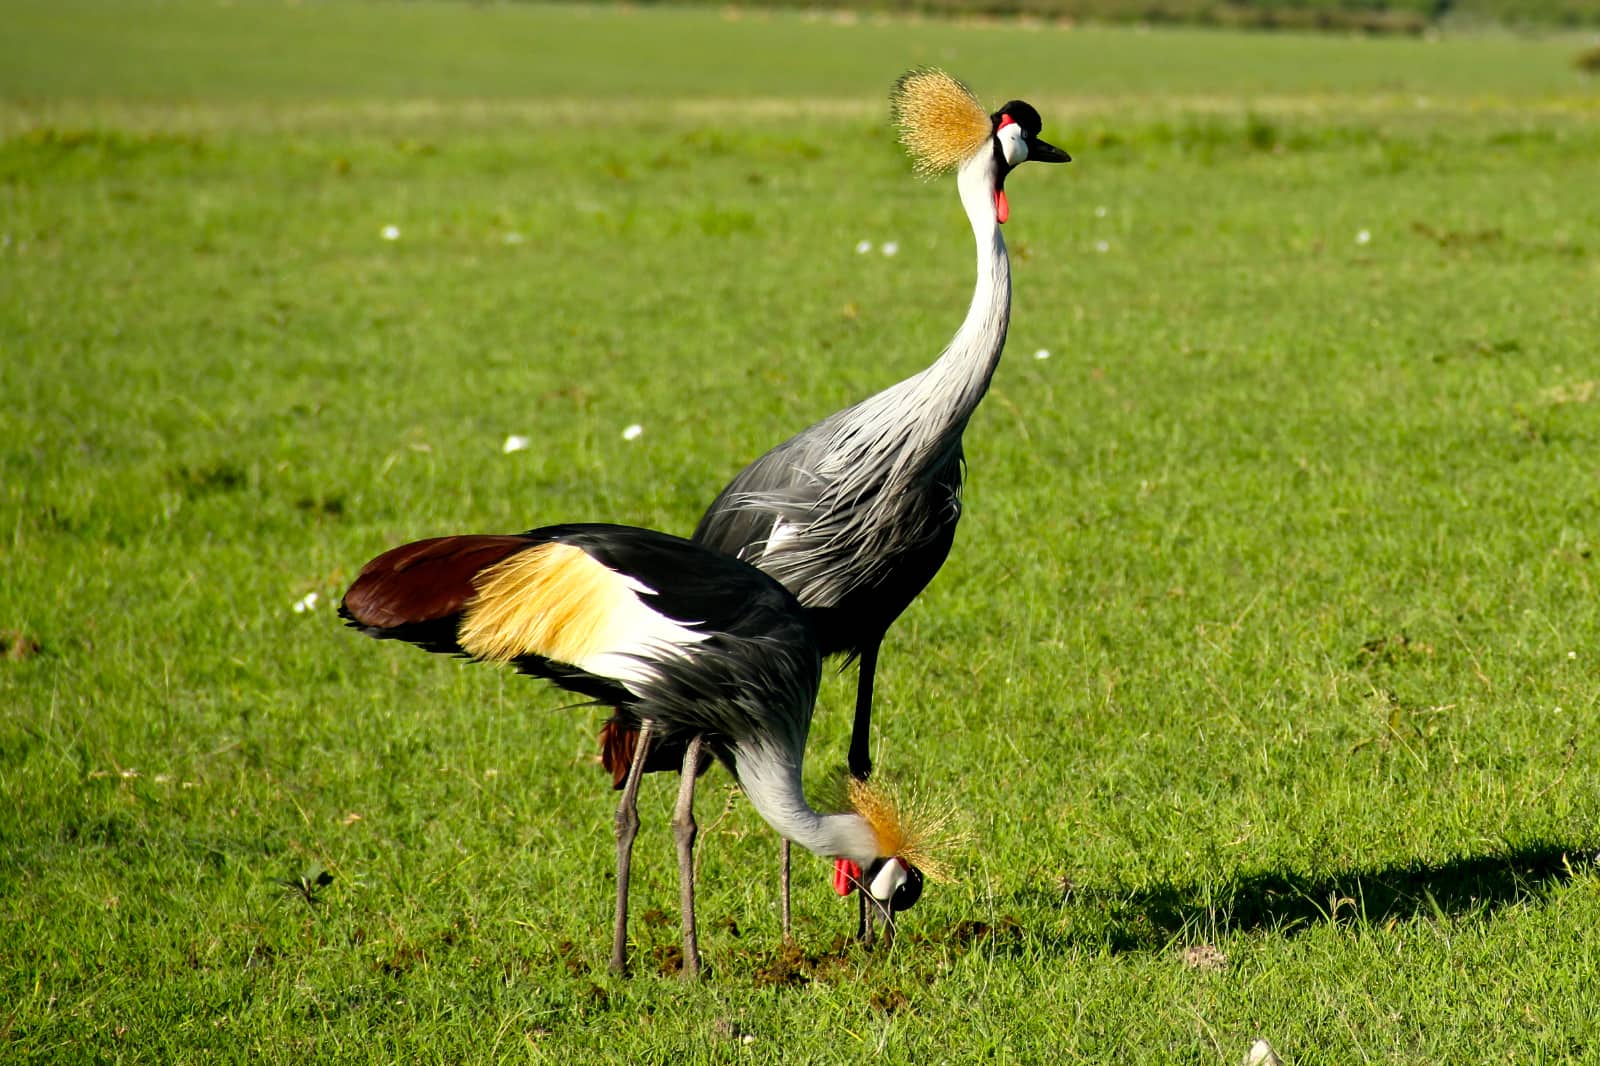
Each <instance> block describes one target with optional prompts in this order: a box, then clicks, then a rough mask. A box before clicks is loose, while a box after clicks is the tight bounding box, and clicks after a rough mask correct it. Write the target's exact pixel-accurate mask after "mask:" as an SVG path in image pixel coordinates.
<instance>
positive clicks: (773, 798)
mask: <svg viewBox="0 0 1600 1066" xmlns="http://www.w3.org/2000/svg"><path fill="white" fill-rule="evenodd" d="M339 613H340V615H341V616H343V617H344V619H345V620H346V621H347V622H348V623H349V624H350V625H352V626H354V627H356V628H359V629H360V630H361V631H362V632H363V633H366V634H367V635H368V636H372V637H377V638H379V639H393V640H403V641H408V642H410V643H412V644H415V645H418V646H419V647H421V648H424V649H426V650H427V651H432V652H442V653H446V654H454V655H461V656H466V657H468V658H471V659H478V660H483V661H488V662H501V663H507V664H510V665H512V666H514V667H515V668H516V669H517V670H519V671H521V672H522V673H526V674H532V675H534V676H536V677H543V678H546V679H548V680H550V681H553V682H555V684H557V685H559V686H560V687H561V688H564V689H567V690H569V691H572V692H576V693H579V694H581V695H584V696H588V697H590V698H592V699H594V700H597V701H600V702H602V703H606V704H609V705H611V706H612V707H614V708H616V709H617V713H618V714H619V715H622V716H623V717H624V720H625V721H627V722H629V723H630V724H631V725H632V726H633V727H634V728H636V729H637V735H638V740H637V744H636V750H635V752H634V753H633V760H632V767H631V769H630V771H629V773H628V776H627V779H626V782H625V785H624V788H623V794H622V801H621V804H620V805H619V807H618V810H617V818H616V825H617V905H616V920H615V925H614V928H613V940H612V951H611V968H612V969H613V970H614V971H616V972H618V973H625V972H626V971H627V926H628V880H629V871H630V868H631V864H632V853H633V839H634V835H635V833H636V832H637V830H638V824H639V821H638V814H637V811H636V806H635V803H636V797H637V793H638V789H639V778H640V775H641V773H642V772H643V768H644V766H645V764H646V762H647V760H648V757H649V751H650V748H651V746H652V744H653V743H654V742H655V740H656V738H658V737H659V738H660V740H661V741H662V742H663V743H664V744H666V745H669V746H674V747H681V749H682V751H683V760H682V767H683V776H682V780H681V782H680V785H679V790H678V801H677V807H676V812H675V814H674V816H673V820H672V825H673V831H674V835H675V837H676V841H677V853H678V876H679V893H680V900H681V904H682V923H683V972H684V974H685V975H686V976H690V977H692V976H695V975H696V974H697V973H698V972H699V966H700V954H699V949H698V942H697V938H696V934H695V918H694V841H695V836H696V832H697V829H696V825H695V821H694V783H695V778H696V776H697V775H696V773H695V770H696V769H697V767H698V764H699V761H700V757H701V752H702V750H703V749H709V750H710V751H711V752H712V753H713V754H714V755H715V756H716V757H717V758H718V759H720V760H721V761H722V762H723V763H724V764H725V765H726V766H727V767H728V770H729V771H730V772H731V773H732V774H733V775H734V777H735V778H736V779H737V780H738V781H739V783H740V784H741V785H742V786H743V788H744V792H745V795H746V796H748V797H749V799H750V803H751V805H752V806H754V807H755V809H756V811H757V812H758V813H759V814H760V815H761V817H762V818H764V819H765V820H766V821H767V823H768V824H769V825H771V826H772V827H773V829H775V830H777V831H778V833H779V834H780V835H781V836H782V837H783V838H784V839H785V840H793V841H795V842H797V843H799V844H800V845H801V846H802V847H804V848H807V849H809V850H811V851H813V852H816V853H817V854H819V855H822V856H826V857H835V858H837V859H838V860H839V861H840V862H842V863H848V864H851V865H849V866H848V867H846V869H847V871H848V875H847V876H848V878H849V879H850V881H851V882H852V884H854V885H859V886H860V887H861V888H862V890H863V897H864V898H865V897H866V896H870V897H871V898H872V899H873V900H874V901H875V903H876V904H877V905H878V906H879V907H880V908H882V910H883V911H884V912H885V913H892V912H894V911H899V910H904V909H905V908H906V907H909V906H910V905H911V904H913V903H915V902H916V900H917V899H918V898H919V897H920V896H921V893H922V881H923V874H922V869H923V868H927V869H928V870H929V872H930V873H937V866H936V865H931V866H930V865H929V864H930V863H932V862H935V857H933V856H930V855H929V854H928V853H927V851H926V846H927V842H926V841H925V840H922V839H920V838H919V837H918V836H917V835H916V834H915V833H914V832H913V831H912V830H911V828H910V827H909V826H908V825H907V824H906V823H905V822H904V821H903V820H902V818H901V817H900V815H899V814H898V812H897V811H896V810H895V808H894V806H893V804H891V803H890V802H889V801H888V800H887V799H886V798H885V797H884V796H883V795H882V794H881V793H878V792H876V791H874V790H872V789H870V788H867V787H865V786H861V785H859V784H857V785H853V787H852V789H851V792H850V807H851V809H850V810H848V811H845V812H842V813H837V814H822V813H818V812H817V811H816V810H813V809H812V807H811V806H810V804H808V803H807V802H806V797H805V793H804V791H803V789H802V786H801V767H802V763H803V762H804V759H805V745H806V736H807V734H808V733H809V732H810V728H811V713H812V709H813V707H814V705H815V703H816V698H817V687H818V682H819V680H820V675H821V662H822V659H821V653H820V651H819V649H818V646H817V642H816V638H815V636H814V635H813V633H812V631H811V626H810V623H809V622H808V621H807V618H806V615H805V612H804V610H803V609H802V608H801V606H800V604H799V602H798V601H797V600H796V599H795V598H794V596H793V595H792V594H791V593H790V592H789V591H788V590H787V589H785V588H784V587H783V586H782V585H780V584H778V582H776V581H774V580H773V579H772V578H770V577H768V576H767V575H765V574H763V573H762V572H761V571H759V570H757V569H756V568H755V567H753V566H750V565H748V564H746V563H743V562H741V561H739V560H738V559H735V558H733V557H731V556H728V555H724V554H721V553H719V552H714V551H712V550H710V549H708V548H704V547H701V546H700V545H697V544H694V543H692V542H690V541H687V540H683V539H681V538H679V537H673V536H669V535H668V534H665V533H657V532H655V531H653V530H647V529H637V528H633V527H629V526H614V525H558V526H547V527H544V528H542V529H535V530H532V531H530V532H528V533H522V534H517V535H511V536H452V537H436V538H433V539H429V540H419V541H415V542H413V543H411V544H406V545H402V546H401V547H398V548H394V549H392V550H390V551H387V552H385V553H383V554H382V555H380V556H378V557H377V558H376V559H373V560H372V561H371V562H369V563H368V564H367V565H366V566H365V567H363V568H362V570H361V573H360V575H359V576H358V577H357V578H356V580H355V582H354V583H353V584H352V585H351V586H350V589H349V591H348V592H346V593H345V596H344V601H343V602H342V603H341V605H340V607H339Z"/></svg>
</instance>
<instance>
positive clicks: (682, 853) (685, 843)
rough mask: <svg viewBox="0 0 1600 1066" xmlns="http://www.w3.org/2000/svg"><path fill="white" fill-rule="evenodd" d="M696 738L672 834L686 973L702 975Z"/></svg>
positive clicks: (681, 780) (680, 781) (686, 762)
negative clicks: (675, 843) (696, 842)
mask: <svg viewBox="0 0 1600 1066" xmlns="http://www.w3.org/2000/svg"><path fill="white" fill-rule="evenodd" d="M702 739H703V738H701V737H698V736H696V737H694V738H693V739H691V740H690V741H689V746H688V748H687V749H685V750H684V753H683V776H682V777H681V778H679V779H678V808H677V810H676V811H674V812H673V815H672V835H673V836H674V837H676V838H677V840H678V903H679V905H680V907H681V908H682V910H683V976H684V977H686V978H688V979H689V980H693V979H694V978H696V977H699V976H700V944H699V940H698V938H697V937H696V936H695V927H694V838H695V836H696V834H698V833H699V831H700V830H699V827H698V826H697V825H695V821H694V779H695V771H696V770H698V769H699V768H700V744H701V741H702Z"/></svg>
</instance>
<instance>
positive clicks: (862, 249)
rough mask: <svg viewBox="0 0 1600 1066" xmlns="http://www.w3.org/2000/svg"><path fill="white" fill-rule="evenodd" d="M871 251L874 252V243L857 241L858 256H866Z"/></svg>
mask: <svg viewBox="0 0 1600 1066" xmlns="http://www.w3.org/2000/svg"><path fill="white" fill-rule="evenodd" d="M870 251H872V242H871V241H857V242H856V254H857V255H866V254H867V253H868V252H870Z"/></svg>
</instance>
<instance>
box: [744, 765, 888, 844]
mask: <svg viewBox="0 0 1600 1066" xmlns="http://www.w3.org/2000/svg"><path fill="white" fill-rule="evenodd" d="M804 754H805V751H804V748H803V747H802V748H800V749H796V750H795V751H794V752H793V754H792V755H791V754H790V752H789V751H788V750H785V749H783V748H780V747H778V746H775V745H768V744H763V743H760V742H759V741H757V742H746V743H740V744H737V745H736V746H735V748H734V759H735V762H736V763H737V772H738V777H739V785H740V787H741V788H743V789H744V794H745V796H746V798H748V799H749V800H750V805H751V806H752V807H754V808H755V809H756V813H758V814H759V815H761V817H762V818H763V819H764V820H765V821H766V822H767V824H768V825H770V826H772V828H774V829H776V830H777V831H778V834H779V835H780V836H782V837H784V838H785V839H788V840H792V841H793V842H794V843H796V844H799V845H800V846H801V847H803V848H805V849H806V850H807V851H810V852H813V853H815V854H817V855H822V856H824V857H827V858H845V859H849V860H851V861H852V862H855V863H857V864H858V865H860V866H861V867H863V868H865V867H867V866H870V865H871V864H872V862H873V861H874V860H876V859H879V858H882V857H883V856H882V855H881V854H880V853H879V852H880V849H879V846H878V835H877V833H875V832H873V829H872V827H871V826H870V825H868V824H867V820H866V819H865V818H863V817H861V816H860V815H859V814H853V813H845V814H821V813H819V812H817V811H815V810H813V809H812V807H811V805H810V804H809V803H807V802H806V797H805V790H804V788H803V787H802V785H801V772H800V771H801V760H802V759H803V758H804Z"/></svg>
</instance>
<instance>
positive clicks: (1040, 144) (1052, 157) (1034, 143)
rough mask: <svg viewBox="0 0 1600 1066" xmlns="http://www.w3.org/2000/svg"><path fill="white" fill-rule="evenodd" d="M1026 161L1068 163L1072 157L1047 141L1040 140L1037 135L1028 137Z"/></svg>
mask: <svg viewBox="0 0 1600 1066" xmlns="http://www.w3.org/2000/svg"><path fill="white" fill-rule="evenodd" d="M1028 162H1030V163H1070V162H1072V157H1071V156H1070V155H1068V154H1067V153H1065V152H1063V151H1062V150H1061V149H1059V148H1057V147H1056V146H1055V145H1053V144H1050V143H1049V142H1048V141H1041V140H1040V139H1039V138H1037V137H1029V138H1028Z"/></svg>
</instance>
